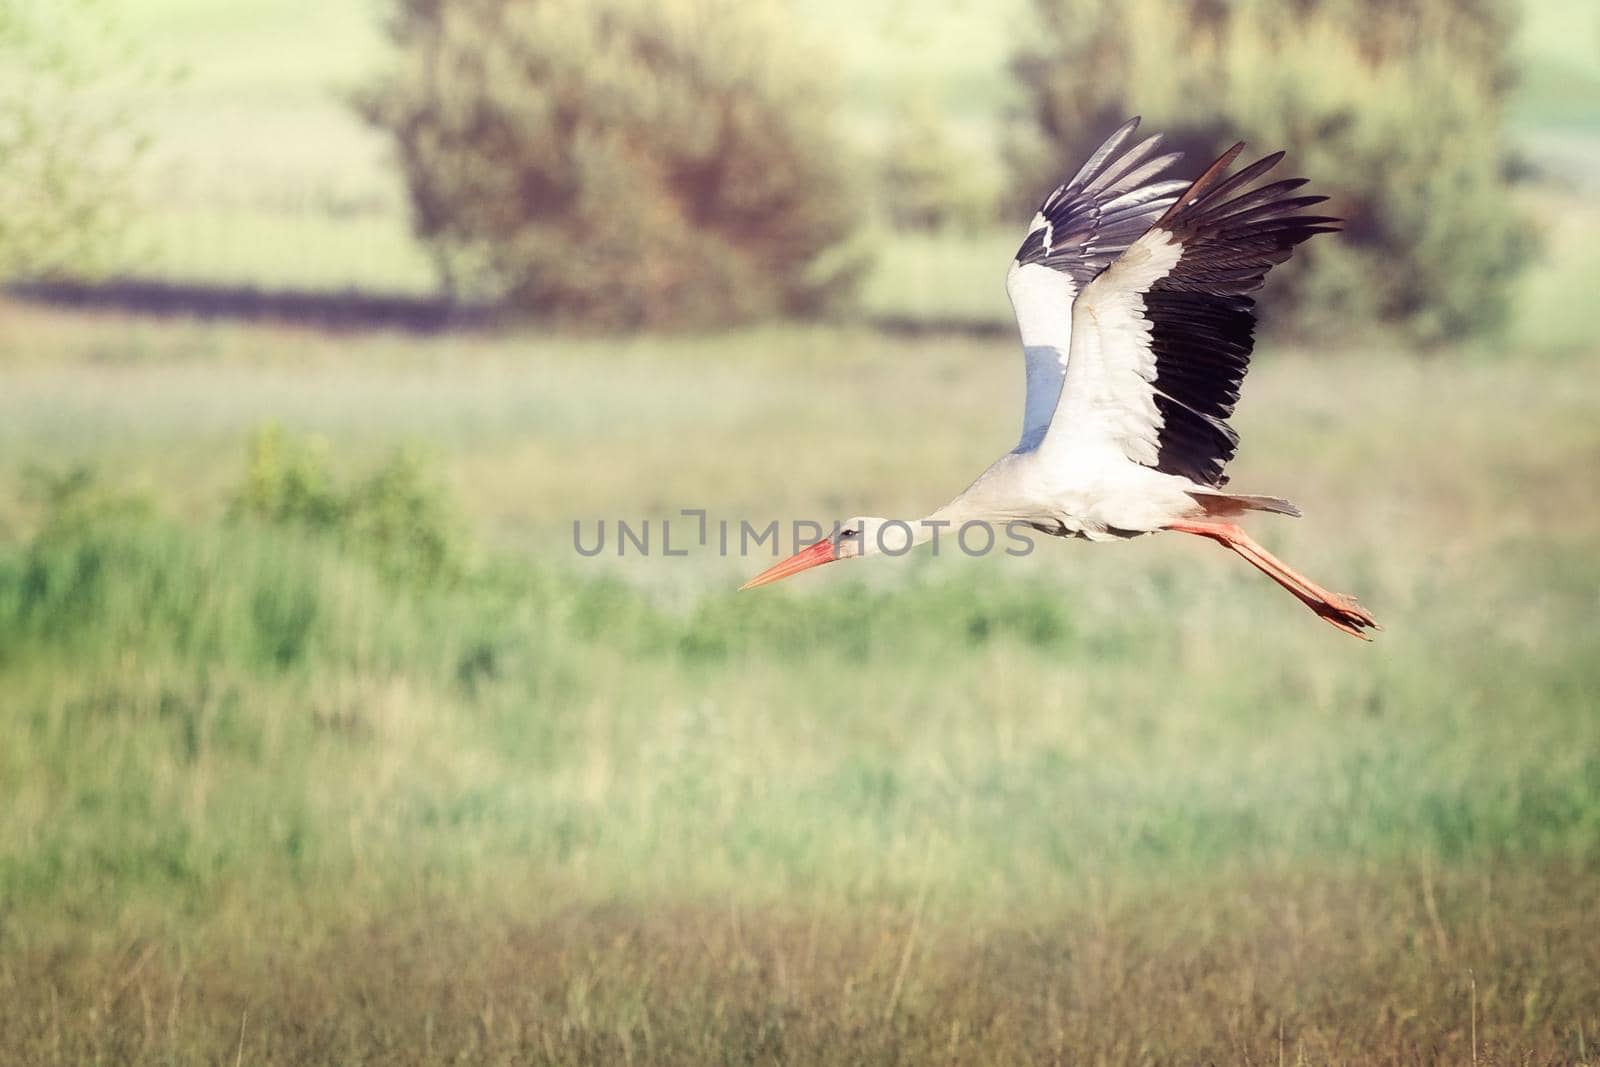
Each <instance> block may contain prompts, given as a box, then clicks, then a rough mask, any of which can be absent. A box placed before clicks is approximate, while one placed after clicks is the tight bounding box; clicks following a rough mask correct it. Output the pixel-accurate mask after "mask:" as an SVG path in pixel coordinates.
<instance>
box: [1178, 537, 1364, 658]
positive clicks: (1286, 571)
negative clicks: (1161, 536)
mask: <svg viewBox="0 0 1600 1067" xmlns="http://www.w3.org/2000/svg"><path fill="white" fill-rule="evenodd" d="M1167 529H1169V530H1176V531H1178V532H1179V533H1188V534H1195V535H1197V536H1200V537H1209V538H1211V539H1212V540H1214V541H1217V542H1219V543H1221V544H1223V545H1226V546H1227V547H1228V548H1231V549H1233V551H1235V552H1237V553H1238V554H1239V555H1240V556H1243V557H1244V558H1245V559H1246V560H1248V561H1249V562H1250V563H1251V565H1253V566H1254V567H1255V568H1256V569H1257V570H1259V571H1261V573H1263V574H1265V575H1266V576H1267V577H1269V578H1271V579H1272V580H1273V581H1275V582H1277V583H1278V584H1279V585H1281V586H1283V587H1284V588H1285V589H1287V590H1289V592H1291V593H1293V594H1294V595H1295V596H1296V597H1297V598H1299V600H1300V602H1301V603H1303V604H1305V606H1306V607H1308V608H1310V609H1311V610H1312V611H1314V612H1316V613H1317V614H1318V615H1319V616H1321V617H1322V618H1323V619H1325V620H1327V622H1328V624H1329V625H1330V626H1332V627H1334V628H1335V629H1338V630H1343V631H1344V632H1345V633H1347V634H1349V635H1350V636H1351V637H1359V638H1361V640H1363V641H1370V640H1372V638H1371V637H1369V636H1368V635H1367V634H1366V632H1365V631H1366V630H1369V629H1371V630H1381V629H1383V627H1382V626H1379V625H1378V620H1377V619H1374V618H1373V617H1372V613H1371V612H1370V611H1368V610H1367V609H1366V608H1364V607H1362V606H1361V605H1360V604H1357V603H1356V598H1355V597H1353V596H1347V595H1345V594H1343V593H1330V592H1328V591H1327V590H1326V589H1324V588H1322V586H1320V585H1318V584H1317V583H1316V582H1313V581H1312V580H1311V579H1310V578H1307V577H1306V576H1305V575H1303V574H1301V573H1300V572H1299V571H1297V570H1295V569H1294V568H1293V567H1291V566H1289V565H1288V564H1287V563H1285V562H1283V560H1281V559H1279V558H1278V557H1277V556H1274V555H1273V554H1272V553H1271V552H1268V551H1267V550H1266V549H1264V548H1262V547H1261V546H1260V545H1258V544H1256V542H1255V541H1254V540H1253V539H1252V538H1251V537H1250V535H1249V534H1247V533H1245V532H1244V530H1243V529H1241V528H1240V527H1238V526H1236V525H1235V524H1233V523H1231V522H1175V523H1173V524H1172V525H1171V526H1168V527H1167Z"/></svg>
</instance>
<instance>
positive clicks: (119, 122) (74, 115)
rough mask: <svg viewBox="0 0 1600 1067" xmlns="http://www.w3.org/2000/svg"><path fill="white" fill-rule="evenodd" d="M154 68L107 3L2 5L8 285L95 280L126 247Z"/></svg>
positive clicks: (1, 216)
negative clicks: (137, 102) (138, 97)
mask: <svg viewBox="0 0 1600 1067" xmlns="http://www.w3.org/2000/svg"><path fill="white" fill-rule="evenodd" d="M152 74H153V71H151V70H150V69H149V68H148V67H147V66H146V65H145V64H143V63H142V61H141V60H140V59H139V58H138V56H137V55H136V54H135V53H134V51H133V50H132V49H131V47H130V46H129V45H128V43H127V41H126V40H125V39H123V38H122V37H120V36H119V35H118V34H117V33H116V32H115V27H114V23H113V22H112V21H111V17H110V12H109V10H108V9H107V5H106V4H105V3H103V2H102V0H0V278H15V277H22V276H34V277H37V276H43V275H50V274H58V273H74V274H84V273H93V272H94V271H95V270H97V269H99V268H100V266H101V265H102V263H103V262H104V259H105V257H106V255H107V254H108V253H109V252H110V251H111V250H112V249H113V248H115V246H116V242H117V239H118V238H119V237H120V236H121V233H122V228H123V224H124V222H125V219H126V213H127V208H128V205H129V202H130V200H131V191H132V190H131V181H132V174H133V165H134V163H135V162H136V161H137V159H138V158H139V156H140V155H142V153H143V151H144V147H145V142H144V138H143V137H142V136H141V135H139V134H138V132H137V131H135V130H134V129H133V124H132V123H131V121H130V119H131V115H130V113H129V110H128V107H127V105H126V100H127V93H126V91H125V90H126V85H124V84H122V82H123V81H124V80H131V81H133V82H139V81H141V80H143V79H144V78H146V77H148V76H151V75H152Z"/></svg>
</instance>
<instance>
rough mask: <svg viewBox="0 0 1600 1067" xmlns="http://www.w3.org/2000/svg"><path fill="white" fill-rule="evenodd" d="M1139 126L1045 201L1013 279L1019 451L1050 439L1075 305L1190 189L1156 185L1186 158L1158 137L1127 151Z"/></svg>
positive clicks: (1009, 284) (1123, 131)
mask: <svg viewBox="0 0 1600 1067" xmlns="http://www.w3.org/2000/svg"><path fill="white" fill-rule="evenodd" d="M1138 128H1139V119H1138V118H1137V117H1134V118H1131V119H1129V120H1128V121H1127V122H1125V123H1123V124H1122V126H1121V127H1119V128H1118V129H1117V131H1116V132H1115V133H1113V134H1112V135H1111V136H1110V137H1108V138H1106V142H1105V143H1104V144H1102V145H1101V146H1100V147H1099V148H1098V149H1096V150H1095V152H1094V154H1093V155H1092V156H1090V157H1089V161H1088V162H1087V163H1085V164H1084V165H1083V167H1082V169H1080V170H1079V171H1078V173H1077V174H1075V175H1073V177H1072V179H1071V180H1070V181H1068V182H1066V183H1064V184H1062V185H1060V186H1057V187H1056V190H1055V192H1053V193H1051V194H1050V195H1049V197H1047V198H1046V199H1045V202H1044V204H1043V205H1041V206H1040V208H1039V212H1038V214H1036V215H1034V217H1033V222H1032V224H1031V225H1030V226H1029V227H1028V235H1027V236H1026V237H1025V238H1024V239H1023V241H1022V247H1021V248H1020V249H1018V250H1017V258H1016V260H1015V261H1013V262H1012V264H1011V270H1010V272H1009V273H1008V274H1007V275H1006V293H1007V295H1009V296H1010V297H1011V307H1012V310H1013V311H1014V312H1015V313H1016V316H1017V328H1018V330H1019V331H1020V332H1021V334H1022V353H1023V358H1024V359H1025V361H1026V370H1027V386H1028V392H1027V399H1026V402H1025V407H1024V410H1023V418H1022V440H1021V441H1020V442H1018V444H1017V451H1019V452H1020V451H1027V450H1028V449H1031V448H1033V447H1035V446H1036V445H1038V443H1039V441H1040V440H1041V439H1042V438H1043V437H1044V433H1045V430H1046V429H1047V428H1048V427H1049V425H1050V416H1051V415H1052V413H1053V412H1054V411H1055V409H1056V401H1057V398H1058V397H1059V396H1060V395H1061V382H1062V378H1063V376H1064V375H1065V373H1066V367H1067V350H1068V347H1069V345H1070V343H1071V338H1072V301H1073V299H1074V298H1075V297H1076V296H1077V295H1078V293H1079V292H1080V291H1082V289H1083V287H1084V286H1085V285H1087V284H1089V282H1090V281H1092V280H1093V279H1094V278H1095V277H1096V276H1097V275H1098V274H1100V272H1101V271H1103V270H1105V269H1106V268H1107V267H1108V266H1110V265H1111V264H1112V263H1113V262H1114V261H1115V260H1116V259H1117V257H1118V256H1120V255H1122V253H1123V252H1125V251H1126V250H1127V248H1128V246H1129V245H1131V244H1132V243H1133V242H1134V241H1135V240H1137V239H1138V237H1139V235H1140V234H1142V233H1144V232H1145V231H1146V230H1148V229H1149V228H1150V226H1151V224H1152V223H1154V222H1155V220H1156V219H1157V218H1159V217H1160V216H1161V214H1162V212H1164V211H1166V210H1167V209H1168V208H1169V207H1171V206H1172V204H1173V203H1175V202H1176V200H1177V195H1178V194H1179V193H1180V192H1182V191H1183V190H1184V189H1186V188H1187V187H1188V183H1187V182H1182V181H1159V180H1157V179H1159V178H1160V176H1161V174H1162V173H1163V172H1164V171H1165V170H1166V169H1167V168H1168V167H1170V166H1172V164H1174V163H1176V162H1177V161H1178V159H1179V158H1180V153H1177V152H1172V153H1168V154H1166V155H1161V154H1159V153H1160V148H1161V137H1160V135H1159V134H1158V135H1157V136H1155V137H1150V138H1148V139H1146V140H1144V141H1141V142H1139V143H1138V144H1136V145H1134V146H1133V147H1131V148H1127V147H1126V146H1127V145H1128V142H1129V141H1130V140H1131V138H1132V137H1133V132H1134V130H1136V129H1138Z"/></svg>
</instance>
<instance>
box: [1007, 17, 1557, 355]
mask: <svg viewBox="0 0 1600 1067" xmlns="http://www.w3.org/2000/svg"><path fill="white" fill-rule="evenodd" d="M1035 11H1036V14H1037V17H1038V22H1039V24H1040V30H1041V32H1040V33H1039V34H1038V36H1037V37H1036V38H1035V39H1034V40H1032V41H1030V42H1029V43H1028V44H1027V45H1026V46H1024V48H1023V49H1022V51H1021V52H1020V53H1019V54H1018V56H1017V58H1016V61H1015V68H1016V71H1017V73H1018V75H1019V77H1020V78H1021V79H1022V81H1023V83H1024V85H1025V87H1026V89H1027V92H1028V98H1029V112H1028V114H1027V116H1026V124H1025V132H1024V136H1023V137H1022V138H1019V140H1018V142H1017V145H1016V147H1015V149H1014V153H1013V154H1014V157H1015V160H1016V164H1017V167H1016V169H1017V172H1018V173H1019V174H1020V175H1022V176H1024V185H1023V189H1024V190H1025V191H1020V192H1019V198H1020V199H1022V200H1026V201H1028V202H1029V203H1030V204H1031V203H1034V202H1037V201H1038V200H1039V199H1040V197H1041V195H1042V191H1043V190H1045V189H1048V188H1049V187H1050V186H1051V185H1053V184H1055V183H1056V182H1058V181H1060V180H1061V173H1060V171H1061V167H1062V164H1063V161H1065V160H1071V159H1076V158H1079V157H1081V156H1082V155H1083V154H1084V153H1086V152H1087V151H1089V150H1090V149H1092V148H1093V146H1094V143H1095V142H1096V141H1098V139H1099V138H1101V137H1103V136H1104V135H1105V133H1106V131H1107V130H1108V129H1109V128H1110V127H1111V126H1112V125H1113V124H1114V123H1115V122H1117V121H1120V119H1121V118H1123V117H1125V116H1127V115H1130V114H1134V113H1139V112H1142V113H1143V114H1144V116H1145V118H1146V120H1147V123H1148V125H1149V128H1151V129H1157V130H1165V131H1169V132H1170V133H1171V134H1172V135H1173V138H1174V140H1175V142H1176V143H1177V145H1178V147H1180V148H1183V149H1185V150H1186V151H1187V152H1188V154H1189V159H1188V166H1189V169H1190V172H1191V173H1196V172H1197V171H1198V168H1199V167H1200V166H1202V165H1203V161H1204V160H1208V158H1209V157H1210V156H1212V155H1214V154H1215V153H1216V152H1217V151H1218V150H1219V149H1220V148H1221V147H1222V146H1225V145H1226V144H1228V143H1230V142H1231V141H1233V140H1235V139H1245V140H1248V141H1250V142H1251V143H1252V144H1253V145H1255V146H1256V147H1258V148H1260V149H1262V150H1263V151H1266V150H1272V149H1276V148H1279V147H1282V148H1285V149H1287V150H1288V163H1287V167H1286V170H1292V171H1293V172H1294V173H1298V174H1305V175H1308V176H1310V177H1312V178H1313V179H1314V183H1313V188H1314V189H1315V190H1316V191H1318V192H1323V193H1327V194H1331V195H1332V197H1333V201H1332V204H1331V205H1330V208H1331V211H1330V213H1331V214H1335V215H1339V216H1342V217H1344V218H1346V219H1347V220H1348V222H1347V225H1346V228H1345V231H1344V234H1343V236H1341V237H1339V238H1336V239H1334V240H1320V241H1316V242H1313V247H1312V248H1311V249H1309V250H1308V252H1307V254H1305V255H1302V256H1297V257H1296V259H1295V260H1294V261H1292V263H1291V266H1290V268H1289V269H1287V270H1285V271H1282V272H1280V273H1282V274H1284V275H1285V276H1286V280H1285V279H1277V278H1276V276H1275V281H1277V282H1278V283H1279V284H1276V285H1275V286H1274V288H1273V293H1274V297H1273V299H1274V301H1275V304H1276V306H1277V308H1278V310H1279V312H1280V313H1281V316H1280V317H1281V318H1282V319H1284V320H1286V321H1288V322H1290V323H1292V324H1294V325H1296V326H1298V327H1300V328H1301V330H1303V331H1307V332H1321V331H1324V330H1329V329H1342V330H1348V329H1349V328H1350V327H1351V326H1352V325H1353V324H1357V323H1361V322H1365V321H1368V320H1370V319H1373V318H1377V319H1381V320H1384V321H1388V322H1393V323H1397V324H1400V325H1401V326H1403V327H1404V328H1405V329H1406V330H1408V331H1409V332H1410V333H1411V334H1412V335H1413V336H1414V337H1416V338H1417V339H1420V340H1423V341H1437V340H1440V339H1443V338H1448V337H1454V336H1460V335H1464V334H1468V333H1471V332H1474V331H1478V330H1483V329H1486V328H1492V327H1494V326H1496V325H1498V324H1499V323H1500V322H1501V321H1502V320H1503V319H1504V317H1505V315H1506V312H1507V304H1508V300H1509V296H1510V282H1511V280H1512V278H1513V277H1514V274H1515V272H1516V270H1517V268H1518V266H1519V265H1520V263H1521V262H1522V261H1523V260H1524V258H1525V257H1526V254H1527V252H1528V244H1529V242H1528V238H1527V234H1526V225H1525V223H1524V222H1523V220H1521V219H1519V218H1518V216H1517V214H1516V212H1515V211H1513V210H1512V209H1511V207H1510V205H1509V204H1508V195H1507V186H1506V180H1505V172H1506V166H1507V164H1506V149H1505V145H1504V140H1503V136H1502V120H1503V113H1504V108H1505V101H1506V97H1507V93H1508V91H1509V88H1510V84H1511V80H1512V79H1511V74H1510V68H1509V59H1508V48H1509V44H1510V38H1511V22H1512V18H1511V13H1510V4H1509V3H1508V2H1506V0H1473V2H1471V3H1467V4H1458V3H1455V2H1453V0H1429V2H1426V3H1421V4H1413V5H1402V6H1399V7H1396V6H1393V5H1390V4H1387V3H1385V2H1383V0H1305V2H1300V3H1294V4H1279V3H1276V2H1274V0H1224V2H1217V0H1189V2H1187V3H1184V4H1181V5H1174V4H1169V3H1166V2H1165V0H1132V2H1130V3H1127V4H1100V3H1095V2H1091V0H1037V3H1036V4H1035Z"/></svg>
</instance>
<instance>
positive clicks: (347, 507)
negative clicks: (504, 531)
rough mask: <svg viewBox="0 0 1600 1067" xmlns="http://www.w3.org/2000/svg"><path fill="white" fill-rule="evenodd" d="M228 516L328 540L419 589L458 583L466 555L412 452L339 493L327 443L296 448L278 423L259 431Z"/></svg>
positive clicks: (451, 517) (459, 530)
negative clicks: (416, 584)
mask: <svg viewBox="0 0 1600 1067" xmlns="http://www.w3.org/2000/svg"><path fill="white" fill-rule="evenodd" d="M232 511H233V513H234V514H235V515H244V516H250V517H252V518H256V519H261V520H264V521H266V522H270V523H276V524H279V525H285V526H299V527H302V528H305V529H308V530H312V531H315V532H317V533H326V534H332V535H333V536H335V537H336V538H337V539H338V540H339V541H340V542H341V543H343V544H344V545H345V546H346V547H348V548H350V549H351V550H352V551H354V552H355V553H356V554H358V555H361V556H365V557H366V558H368V559H370V560H372V561H374V562H376V563H377V564H378V565H379V567H380V568H381V569H382V570H383V571H384V572H385V573H387V574H389V575H390V576H392V577H397V578H402V579H405V580H410V581H415V582H420V583H424V584H426V583H430V582H435V581H439V580H441V579H446V578H451V577H454V576H457V575H459V574H460V572H461V568H462V566H463V563H464V560H465V557H466V554H467V540H466V537H465V534H464V531H463V527H462V524H461V522H460V521H459V518H458V517H457V515H456V514H455V512H454V509H453V508H452V506H451V504H450V502H449V498H448V496H447V494H446V493H445V491H444V489H443V488H442V487H441V486H440V485H439V484H438V482H437V480H436V479H435V478H434V476H433V473H432V471H431V470H430V469H429V466H428V464H427V463H426V461H425V460H424V458H423V456H422V455H421V454H420V453H419V452H417V451H416V450H415V449H401V450H399V451H397V452H395V453H394V454H393V455H391V456H390V457H389V458H388V459H387V460H386V461H385V462H384V463H383V464H382V465H381V466H379V467H378V468H377V469H376V470H375V471H373V472H372V473H371V474H370V475H368V476H367V477H365V478H363V479H361V480H359V481H356V482H354V483H352V484H350V485H348V486H341V485H339V484H338V483H337V482H336V481H335V479H334V477H333V475H332V474H331V473H330V472H329V470H328V447H327V442H326V441H324V440H322V439H321V438H318V437H308V438H304V439H301V440H296V439H294V438H291V437H289V436H288V435H287V434H285V433H284V431H283V428H282V427H281V426H279V425H278V424H277V423H267V424H266V425H264V426H262V427H260V428H259V429H258V430H257V431H256V434H255V437H254V439H253V440H252V441H251V444H250V465H249V470H248V472H247V474H246V477H245V482H244V485H243V486H242V487H240V489H239V490H238V492H237V494H236V495H235V497H234V501H233V505H232Z"/></svg>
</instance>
